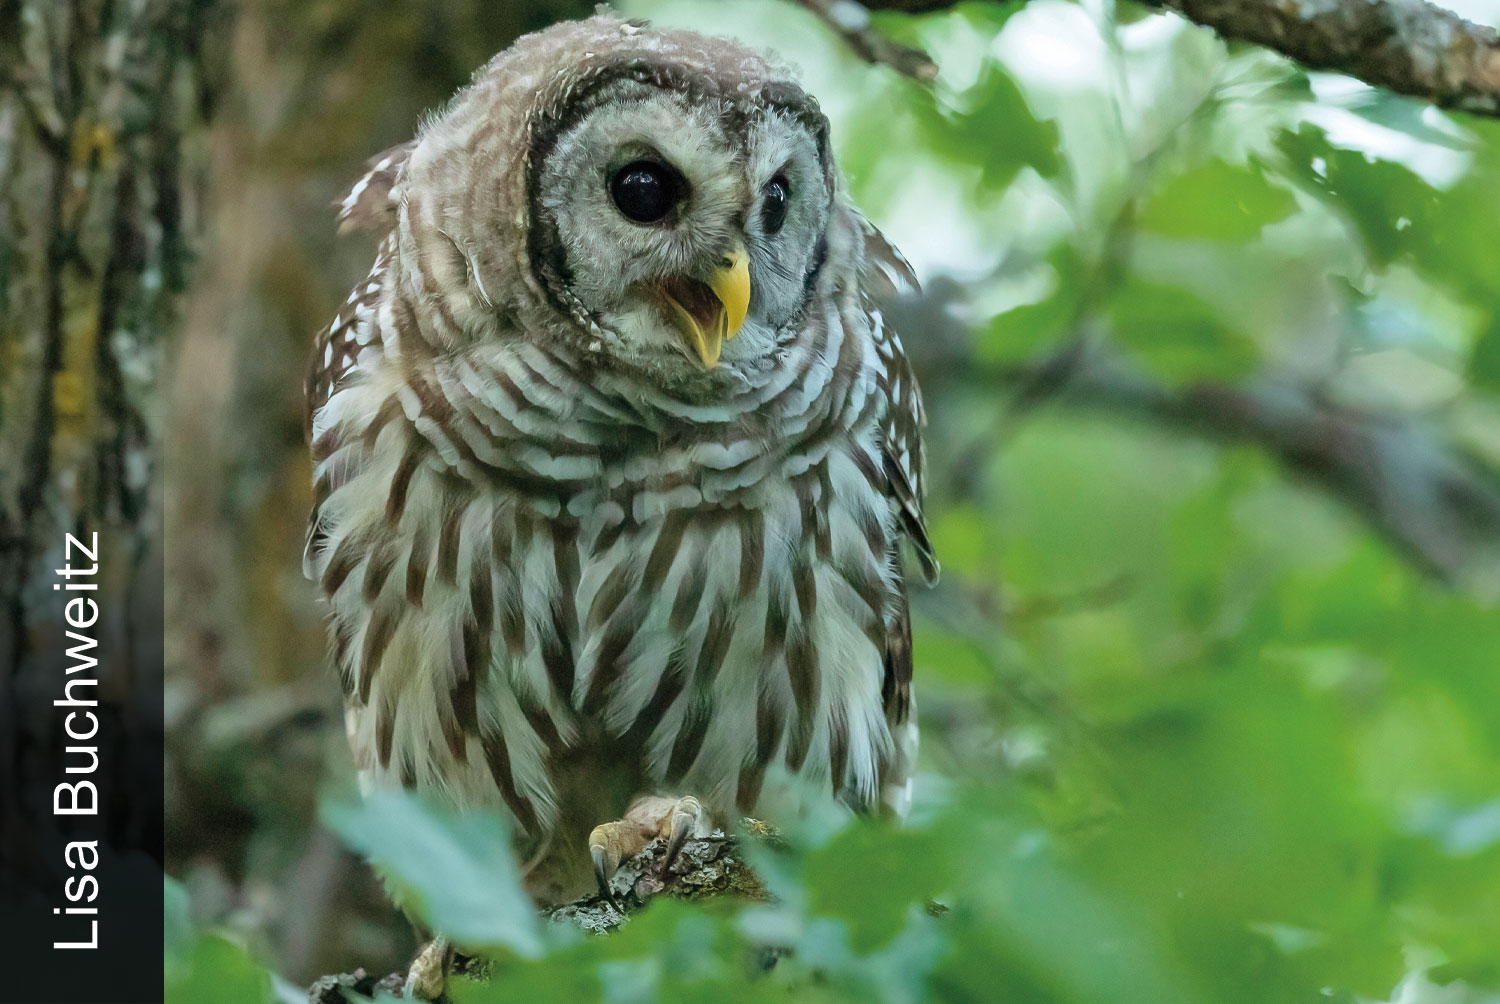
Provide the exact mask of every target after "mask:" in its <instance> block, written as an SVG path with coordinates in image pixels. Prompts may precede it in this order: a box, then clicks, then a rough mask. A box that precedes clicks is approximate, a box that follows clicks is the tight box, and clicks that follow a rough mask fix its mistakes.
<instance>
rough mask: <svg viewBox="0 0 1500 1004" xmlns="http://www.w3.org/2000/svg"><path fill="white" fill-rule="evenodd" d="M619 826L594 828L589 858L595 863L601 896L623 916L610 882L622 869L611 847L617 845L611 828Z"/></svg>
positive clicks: (609, 825) (590, 836)
mask: <svg viewBox="0 0 1500 1004" xmlns="http://www.w3.org/2000/svg"><path fill="white" fill-rule="evenodd" d="M615 825H617V824H613V823H604V824H603V825H601V826H596V827H594V832H592V833H590V834H589V857H590V858H592V859H593V862H594V881H596V882H598V883H599V896H600V897H601V898H602V899H603V900H604V901H605V902H606V903H608V904H609V905H610V906H612V907H613V908H614V910H615V912H616V913H620V914H623V913H624V912H625V911H624V910H621V909H620V904H619V902H618V901H617V900H616V899H615V893H614V890H613V889H611V888H610V887H609V880H610V879H611V878H613V877H614V874H615V870H616V869H617V868H619V867H620V858H619V855H618V854H617V853H614V852H613V851H612V850H611V847H610V845H611V844H612V843H615V841H613V840H611V839H610V838H611V836H612V832H611V831H610V829H609V827H611V826H615Z"/></svg>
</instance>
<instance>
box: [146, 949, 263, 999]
mask: <svg viewBox="0 0 1500 1004" xmlns="http://www.w3.org/2000/svg"><path fill="white" fill-rule="evenodd" d="M163 999H164V1000H165V1002H166V1004H205V1002H208V1001H212V1002H213V1004H269V1002H270V1001H272V1000H273V999H274V998H273V997H272V994H271V977H270V974H269V973H267V972H266V971H265V970H264V969H261V968H260V967H259V966H258V965H256V964H255V963H254V962H253V961H252V960H251V959H250V956H248V955H247V954H245V951H244V949H242V948H240V947H239V946H238V945H236V944H234V943H233V942H230V941H228V940H226V939H225V938H222V937H220V936H219V935H217V934H203V935H199V936H198V938H197V939H196V940H195V941H194V942H193V944H192V946H191V948H190V949H189V951H188V953H187V957H186V958H185V959H184V960H182V961H181V962H179V963H178V964H177V965H173V966H168V968H167V973H166V982H165V987H164V998H163Z"/></svg>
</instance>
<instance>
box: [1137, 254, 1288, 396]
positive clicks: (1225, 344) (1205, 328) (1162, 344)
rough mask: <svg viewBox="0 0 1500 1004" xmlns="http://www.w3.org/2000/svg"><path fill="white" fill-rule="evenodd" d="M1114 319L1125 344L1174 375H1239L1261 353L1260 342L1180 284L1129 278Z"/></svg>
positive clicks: (1185, 377)
mask: <svg viewBox="0 0 1500 1004" xmlns="http://www.w3.org/2000/svg"><path fill="white" fill-rule="evenodd" d="M1109 318H1110V323H1111V326H1112V327H1113V330H1114V334H1115V338H1116V339H1117V340H1118V341H1119V343H1120V344H1121V345H1122V346H1125V347H1126V348H1128V349H1130V350H1131V352H1132V353H1133V354H1134V355H1135V356H1136V357H1137V358H1139V359H1140V360H1141V361H1142V362H1144V363H1145V364H1146V365H1147V366H1148V367H1149V368H1151V369H1152V370H1154V371H1156V372H1157V373H1159V374H1160V375H1162V376H1164V377H1168V378H1170V379H1173V380H1188V379H1207V378H1217V379H1234V378H1236V377H1241V376H1244V375H1245V374H1246V373H1247V372H1249V370H1250V369H1251V368H1253V367H1254V366H1255V363H1256V362H1257V360H1258V358H1259V352H1258V350H1257V348H1256V345H1255V343H1254V342H1252V341H1251V340H1250V339H1249V338H1248V337H1246V336H1245V335H1244V334H1243V333H1242V332H1239V331H1236V330H1235V329H1233V328H1231V327H1230V326H1229V325H1228V324H1226V323H1225V322H1224V320H1223V319H1222V317H1221V315H1220V313H1219V311H1218V310H1216V309H1215V308H1214V307H1213V305H1212V304H1210V303H1208V302H1207V301H1205V300H1203V299H1202V298H1201V297H1199V296H1197V295H1195V294H1193V293H1191V292H1189V291H1188V290H1186V289H1183V288H1182V287H1180V286H1163V285H1159V284H1157V283H1152V282H1146V281H1144V280H1141V279H1134V278H1132V279H1128V280H1126V281H1125V283H1124V284H1123V285H1122V286H1121V287H1120V289H1119V290H1118V291H1117V292H1116V293H1115V296H1114V297H1113V299H1112V300H1111V302H1110V304H1109Z"/></svg>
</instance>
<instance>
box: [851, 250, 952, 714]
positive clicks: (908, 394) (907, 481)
mask: <svg viewBox="0 0 1500 1004" xmlns="http://www.w3.org/2000/svg"><path fill="white" fill-rule="evenodd" d="M861 222H862V223H863V226H864V230H865V258H864V269H863V272H862V277H863V279H864V284H865V288H866V290H867V291H872V292H874V293H876V295H886V296H889V295H893V294H895V293H898V292H900V291H901V290H902V288H903V287H905V288H910V289H916V288H917V279H916V275H915V274H914V273H913V272H912V269H911V265H910V264H909V263H908V262H907V261H906V259H905V257H903V256H902V254H901V252H899V251H897V250H896V248H895V247H894V246H893V245H892V244H891V243H890V242H889V241H888V240H886V238H885V236H884V235H883V234H881V233H880V231H879V230H877V229H876V228H875V227H874V226H873V225H871V224H870V223H869V222H868V221H863V220H862V221H861ZM868 312H869V320H870V332H871V338H872V339H873V341H874V343H875V350H876V354H877V356H878V358H879V360H880V370H879V373H878V376H877V380H878V383H879V386H880V389H881V391H882V397H883V398H884V400H885V402H886V407H885V410H884V412H883V414H882V417H881V423H880V459H881V463H882V466H883V468H884V471H883V473H884V475H885V484H886V491H887V493H888V495H889V497H890V499H891V502H892V505H893V506H894V508H895V511H896V515H897V522H898V524H899V526H900V527H901V530H902V533H903V535H904V536H905V538H906V540H907V541H908V542H909V543H910V544H911V546H912V549H913V551H914V552H915V553H916V556H917V562H918V564H920V565H921V567H922V575H923V578H924V579H925V580H926V582H927V584H928V585H932V584H934V583H936V582H937V578H938V573H939V566H938V562H937V556H936V555H935V554H934V552H933V548H932V541H931V539H930V538H929V536H928V533H927V524H926V522H925V521H924V519H923V516H922V498H923V488H924V483H923V482H924V469H923V468H924V462H925V453H924V448H923V444H922V428H923V426H924V425H926V422H927V415H926V412H925V410H924V409H923V406H922V393H921V391H920V390H919V389H918V387H917V380H916V375H915V374H914V373H913V372H912V367H911V361H910V360H909V359H908V358H907V356H906V351H905V349H904V348H903V347H902V345H901V339H900V338H899V337H897V335H896V333H895V332H894V331H891V330H889V329H888V328H886V326H885V319H884V317H883V316H882V315H881V313H880V311H879V309H877V308H876V307H874V306H873V305H871V306H870V307H868ZM911 679H912V646H911V614H910V610H909V608H908V606H907V597H906V583H905V580H904V578H903V580H902V581H901V584H900V589H899V590H898V592H897V595H896V598H895V603H894V606H893V609H892V611H891V613H890V615H889V616H888V617H887V621H886V645H885V667H884V678H883V680H882V683H881V701H882V703H883V704H884V706H885V710H886V714H887V716H888V717H889V718H890V720H891V721H892V722H894V723H901V722H904V721H906V719H907V716H908V715H909V714H910V710H911Z"/></svg>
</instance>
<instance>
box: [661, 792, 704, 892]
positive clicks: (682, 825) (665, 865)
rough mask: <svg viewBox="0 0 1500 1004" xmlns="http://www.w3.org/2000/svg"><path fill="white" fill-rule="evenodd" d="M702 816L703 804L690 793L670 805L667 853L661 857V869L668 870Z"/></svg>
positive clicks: (695, 830) (696, 829)
mask: <svg viewBox="0 0 1500 1004" xmlns="http://www.w3.org/2000/svg"><path fill="white" fill-rule="evenodd" d="M702 818H703V805H702V803H700V802H699V801H698V800H697V799H696V798H694V797H693V796H692V795H684V796H683V797H682V798H680V799H678V800H677V804H676V805H674V806H673V807H672V819H671V824H670V825H671V828H670V830H669V831H668V835H667V853H666V856H665V857H664V858H663V859H662V866H661V870H662V871H663V872H664V873H665V872H670V871H671V870H672V865H673V864H674V863H675V862H676V861H677V855H678V854H679V853H681V852H682V847H683V845H684V844H686V843H687V840H688V838H689V837H691V836H692V835H693V834H694V833H696V832H697V831H698V821H699V820H701V819H702Z"/></svg>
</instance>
